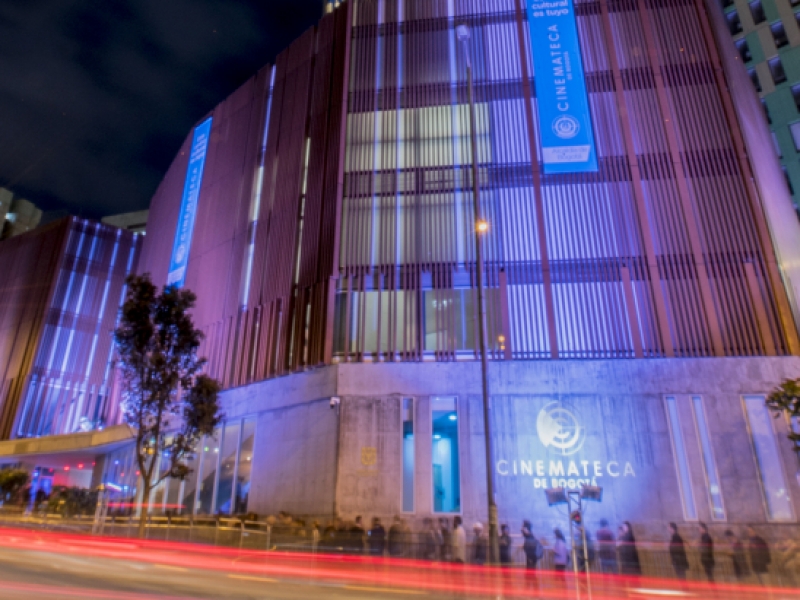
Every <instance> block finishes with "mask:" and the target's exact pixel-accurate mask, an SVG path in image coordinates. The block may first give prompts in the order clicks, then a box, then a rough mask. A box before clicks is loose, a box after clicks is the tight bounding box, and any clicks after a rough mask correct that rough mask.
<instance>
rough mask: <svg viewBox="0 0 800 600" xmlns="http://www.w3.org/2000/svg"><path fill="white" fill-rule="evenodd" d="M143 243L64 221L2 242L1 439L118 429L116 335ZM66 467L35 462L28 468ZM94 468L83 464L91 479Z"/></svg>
mask: <svg viewBox="0 0 800 600" xmlns="http://www.w3.org/2000/svg"><path fill="white" fill-rule="evenodd" d="M140 240H141V238H138V237H135V236H134V235H133V234H132V233H129V232H126V231H122V230H120V229H114V228H112V227H108V226H105V225H100V224H98V223H92V222H90V221H85V220H82V219H77V218H75V217H68V218H66V219H62V220H60V221H57V222H55V223H51V224H49V225H45V226H43V227H41V228H39V229H37V230H36V231H32V232H30V233H27V234H24V235H20V236H17V237H14V238H13V239H9V240H5V241H3V242H0V264H2V265H3V277H2V278H0V437H1V438H2V439H9V438H11V439H21V438H28V439H29V438H39V437H43V436H53V435H67V434H85V432H90V431H93V430H95V431H96V430H99V429H103V428H105V427H106V426H112V425H116V424H117V423H119V404H118V402H116V401H115V400H112V388H113V382H114V371H113V369H112V364H111V356H112V332H113V330H114V328H115V325H116V319H117V315H118V311H119V306H120V303H121V300H122V297H123V290H124V285H125V278H126V277H127V275H128V274H130V273H131V272H133V270H134V269H135V267H136V260H137V257H138V252H139V248H140V246H141V241H140ZM122 433H123V438H124V439H129V437H130V436H129V434H127V432H122ZM79 439H82V438H80V436H79ZM19 443H20V444H21V446H19V448H26V450H32V446H31V445H30V442H24V441H21V442H19ZM26 444H27V445H26ZM65 447H66V448H70V449H74V448H75V447H76V446H75V445H74V442H73V443H72V444H70V443H67V445H66V446H65ZM77 447H78V448H80V446H77ZM57 448H58V445H57V446H55V447H52V446H51V448H50V451H51V453H52V452H53V451H54V450H56V449H57ZM62 448H63V447H62ZM17 451H19V450H17ZM21 460H23V462H24V459H21ZM64 460H65V459H64V457H61V456H49V457H48V456H38V457H36V458H35V461H36V462H34V463H33V464H31V466H42V467H47V468H53V467H54V466H60V465H61V464H62V463H63V461H64ZM93 460H94V459H93V458H92V461H93ZM92 461H90V460H86V459H84V462H85V463H86V465H87V470H88V471H91V469H89V468H88V465H89V463H90V462H92ZM78 462H80V461H78ZM75 471H76V473H75V475H76V476H77V475H78V473H77V472H78V471H79V470H78V469H77V468H75ZM62 475H63V473H62Z"/></svg>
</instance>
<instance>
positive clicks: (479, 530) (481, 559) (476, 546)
mask: <svg viewBox="0 0 800 600" xmlns="http://www.w3.org/2000/svg"><path fill="white" fill-rule="evenodd" d="M472 533H473V534H474V536H473V538H472V563H473V564H476V565H485V564H486V552H487V550H488V548H489V542H488V540H487V539H486V536H485V535H483V524H482V523H475V525H473V526H472Z"/></svg>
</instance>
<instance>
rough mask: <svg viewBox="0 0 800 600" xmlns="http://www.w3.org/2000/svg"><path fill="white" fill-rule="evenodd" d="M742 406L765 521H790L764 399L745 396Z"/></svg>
mask: <svg viewBox="0 0 800 600" xmlns="http://www.w3.org/2000/svg"><path fill="white" fill-rule="evenodd" d="M744 406H745V413H746V415H747V423H748V426H749V430H750V439H751V441H752V442H753V450H754V451H755V456H756V465H757V467H758V474H759V477H760V478H761V489H762V491H763V493H764V500H765V508H766V510H767V518H768V519H769V520H770V521H794V508H793V506H792V500H791V497H790V496H789V488H788V486H787V484H786V476H785V474H784V472H783V461H782V460H781V456H780V451H779V449H778V443H777V440H776V439H775V430H774V429H773V425H772V421H773V419H772V417H771V415H770V413H769V410H768V409H767V406H766V404H765V398H764V396H745V397H744Z"/></svg>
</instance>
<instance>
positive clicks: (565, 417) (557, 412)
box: [536, 402, 586, 456]
mask: <svg viewBox="0 0 800 600" xmlns="http://www.w3.org/2000/svg"><path fill="white" fill-rule="evenodd" d="M536 432H537V433H538V434H539V439H540V440H541V441H542V444H544V445H545V447H546V448H553V449H554V450H556V451H558V452H560V453H561V454H562V455H564V456H569V455H570V454H575V453H576V452H578V451H579V450H580V449H581V448H583V443H584V442H585V441H586V430H585V429H584V428H583V427H581V426H580V424H579V423H578V419H577V417H576V416H575V415H574V414H572V413H571V412H570V411H568V410H567V409H566V408H564V407H563V406H561V405H560V404H559V403H558V402H551V403H550V404H548V405H547V406H545V407H544V408H543V409H542V410H541V411H539V416H538V417H537V419H536Z"/></svg>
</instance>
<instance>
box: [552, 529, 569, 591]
mask: <svg viewBox="0 0 800 600" xmlns="http://www.w3.org/2000/svg"><path fill="white" fill-rule="evenodd" d="M553 535H554V536H555V538H556V542H555V544H553V568H554V569H555V571H556V574H557V575H558V577H559V578H560V579H562V580H563V579H564V578H565V577H566V574H567V565H568V564H569V548H567V540H566V539H565V538H564V534H563V533H562V532H561V530H560V529H559V528H558V527H556V528H555V529H554V530H553Z"/></svg>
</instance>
